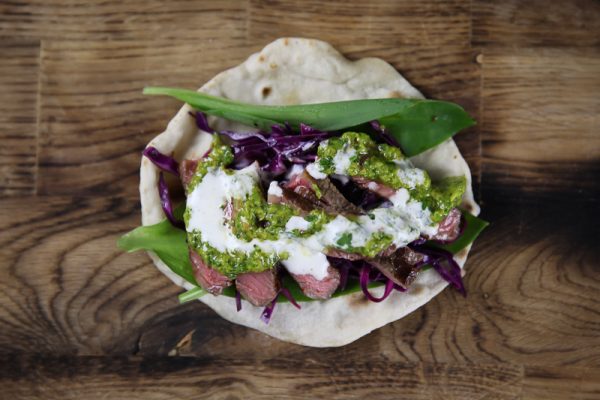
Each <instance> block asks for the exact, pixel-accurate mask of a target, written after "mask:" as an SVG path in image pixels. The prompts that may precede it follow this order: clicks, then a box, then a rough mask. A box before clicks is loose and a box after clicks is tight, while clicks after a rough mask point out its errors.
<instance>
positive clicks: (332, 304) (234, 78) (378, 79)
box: [140, 38, 479, 347]
mask: <svg viewBox="0 0 600 400" xmlns="http://www.w3.org/2000/svg"><path fill="white" fill-rule="evenodd" d="M199 91H201V92H206V93H209V94H212V95H215V96H221V97H225V98H229V99H234V100H238V101H243V102H247V103H254V104H265V105H289V104H303V103H321V102H331V101H339V100H352V99H365V98H388V97H405V98H423V95H422V94H421V93H420V92H419V91H418V90H417V89H415V88H414V87H413V86H411V85H410V83H408V82H407V81H406V79H404V78H403V77H402V76H401V75H400V74H399V73H398V72H397V71H396V70H395V69H394V68H393V67H392V66H391V65H389V64H388V63H386V62H385V61H383V60H381V59H377V58H364V59H361V60H357V61H350V60H348V59H346V58H345V57H343V56H342V55H341V54H340V53H339V52H338V51H337V50H335V49H334V48H333V47H332V46H331V45H329V44H328V43H325V42H322V41H318V40H312V39H301V38H285V39H278V40H276V41H274V42H273V43H271V44H269V45H268V46H266V47H265V48H264V49H263V50H262V51H261V52H259V53H256V54H253V55H251V56H250V57H249V58H248V59H247V60H246V61H245V62H244V63H242V64H240V65H239V66H237V67H234V68H231V69H229V70H227V71H224V72H222V73H220V74H218V75H217V76H215V77H214V78H213V79H212V80H210V81H209V82H207V83H206V84H205V85H204V86H202V87H201V88H200V89H199ZM191 110H192V109H191V108H190V107H189V106H188V105H184V106H183V107H182V108H181V110H179V112H178V113H177V115H176V116H175V117H174V118H173V119H172V120H171V122H170V123H169V125H168V126H167V129H166V130H165V131H164V132H163V133H161V134H160V135H158V136H157V137H155V138H154V139H153V140H152V141H151V142H150V143H149V145H150V146H154V147H156V148H157V149H158V150H159V151H161V152H162V153H165V154H173V155H174V157H175V158H176V159H177V160H179V161H181V160H183V159H186V158H200V157H201V156H202V155H203V154H204V153H205V152H206V150H207V149H208V148H209V146H210V143H211V140H212V138H211V136H210V135H209V134H207V133H205V132H203V131H199V130H198V128H197V127H196V124H195V122H194V119H193V118H192V117H190V115H189V114H188V112H189V111H191ZM209 122H210V123H211V126H213V127H215V128H216V129H217V130H223V129H229V130H243V131H249V130H250V129H249V128H248V127H244V126H242V125H240V124H238V123H234V122H230V121H226V120H222V119H215V118H210V119H209ZM412 161H413V162H414V163H415V165H416V166H418V167H420V168H423V169H425V170H427V171H428V172H429V174H430V175H431V177H432V178H433V179H439V178H442V177H445V176H456V175H465V176H466V178H467V191H466V193H465V194H464V197H463V207H465V208H466V209H467V210H470V211H471V213H473V214H475V215H477V214H479V207H478V206H477V204H476V203H475V202H474V200H473V192H472V189H471V173H470V171H469V167H468V165H467V163H466V162H465V160H464V159H463V157H462V156H461V154H460V152H459V150H458V148H457V147H456V145H455V143H454V141H453V140H451V139H450V140H448V141H446V142H444V143H442V144H440V145H439V146H437V147H435V148H433V149H430V150H429V151H427V152H425V153H422V154H420V155H418V156H416V157H413V158H412ZM140 175H141V181H140V196H141V203H142V222H143V224H144V225H151V224H155V223H158V222H160V221H161V220H163V219H164V218H165V217H164V214H163V212H162V208H161V202H160V198H159V195H158V190H157V185H158V177H159V171H158V170H157V169H156V167H154V165H153V164H152V163H151V162H150V161H149V160H148V159H146V158H143V159H142V163H141V170H140ZM469 248H470V246H469ZM469 248H467V249H465V250H463V251H461V252H460V254H458V255H457V256H456V260H457V262H458V263H459V264H460V265H461V268H462V267H463V266H464V263H465V261H466V258H467V254H468V251H469ZM149 254H150V257H151V258H152V260H153V261H154V263H155V265H156V266H157V267H158V269H159V270H160V271H161V272H162V273H163V274H165V275H166V276H167V277H169V279H171V280H172V281H173V282H174V283H175V284H177V285H179V286H181V287H183V288H185V289H191V288H192V287H193V286H192V285H190V284H189V283H188V282H186V281H184V280H183V279H182V278H181V277H179V276H178V275H176V274H174V273H173V272H172V271H171V270H170V269H169V268H168V267H167V266H166V265H165V264H164V263H163V262H162V261H161V260H160V259H159V258H158V257H157V256H156V255H155V254H153V253H149ZM463 274H464V272H463ZM446 285H447V283H446V281H444V280H443V279H442V278H441V277H440V276H439V275H438V274H437V273H436V272H435V271H433V270H428V271H424V272H423V273H421V274H420V275H419V277H418V279H417V280H416V282H414V284H413V285H412V286H411V287H410V289H409V290H408V291H407V292H406V293H400V292H397V291H394V292H393V293H392V294H391V295H390V296H389V297H388V298H387V299H386V300H385V301H383V302H381V303H373V302H370V301H367V300H366V299H365V297H364V295H363V294H362V293H361V292H358V293H354V294H351V295H346V296H342V297H337V298H332V299H329V300H325V301H311V302H303V303H301V305H302V310H298V309H296V308H295V307H294V306H293V305H292V304H290V303H278V304H277V307H276V309H275V312H274V314H273V317H272V319H271V321H270V323H269V324H265V323H264V322H263V321H261V320H260V318H259V316H260V314H261V312H262V308H260V307H254V306H253V305H252V304H250V303H249V302H247V301H243V306H242V310H241V311H240V312H237V311H236V307H235V301H234V299H232V298H230V297H225V296H219V297H215V296H212V295H206V296H204V297H202V298H200V301H202V302H203V303H205V304H207V305H208V306H209V307H211V308H212V309H213V310H215V311H216V312H217V313H218V314H219V315H220V316H221V317H223V318H225V319H227V320H229V321H231V322H233V323H236V324H241V325H245V326H247V327H250V328H254V329H257V330H259V331H261V332H264V333H266V334H268V335H270V336H273V337H276V338H278V339H281V340H285V341H288V342H292V343H297V344H301V345H305V346H313V347H333V346H343V345H345V344H348V343H350V342H353V341H354V340H356V339H358V338H360V337H361V336H363V335H366V334H368V333H369V332H371V331H372V330H374V329H377V328H379V327H381V326H383V325H386V324H388V323H390V322H393V321H395V320H397V319H400V318H402V317H404V316H405V315H407V314H409V313H410V312H412V311H414V310H416V309H417V308H418V307H420V306H422V305H423V304H425V303H427V302H428V301H429V300H430V299H431V298H433V297H434V296H435V295H437V294H438V293H440V292H441V291H442V290H443V289H444V288H445V287H446ZM382 293H383V287H380V288H377V289H373V294H374V295H376V296H380V295H381V294H382Z"/></svg>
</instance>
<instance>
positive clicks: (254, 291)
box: [235, 268, 279, 307]
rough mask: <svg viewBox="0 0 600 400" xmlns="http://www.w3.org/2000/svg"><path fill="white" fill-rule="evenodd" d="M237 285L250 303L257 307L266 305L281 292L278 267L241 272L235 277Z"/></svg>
mask: <svg viewBox="0 0 600 400" xmlns="http://www.w3.org/2000/svg"><path fill="white" fill-rule="evenodd" d="M235 287H236V288H237V290H238V292H240V294H241V295H242V297H244V298H245V299H246V300H248V301H249V302H250V303H252V304H254V305H255V306H257V307H264V306H266V305H267V304H269V303H270V302H272V301H273V299H275V297H277V294H278V293H279V278H278V277H277V269H276V268H273V269H270V270H267V271H263V272H247V273H245V274H240V275H238V276H237V277H236V279H235Z"/></svg>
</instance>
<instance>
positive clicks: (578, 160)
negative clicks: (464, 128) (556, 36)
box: [482, 48, 600, 200]
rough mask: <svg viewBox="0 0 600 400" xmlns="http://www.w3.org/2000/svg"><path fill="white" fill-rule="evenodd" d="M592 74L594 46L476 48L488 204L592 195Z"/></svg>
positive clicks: (599, 105)
mask: <svg viewBox="0 0 600 400" xmlns="http://www.w3.org/2000/svg"><path fill="white" fill-rule="evenodd" d="M599 70H600V51H599V50H598V49H595V48H594V49H592V48H587V49H559V48H554V49H542V48H521V49H499V48H498V49H489V50H488V49H486V50H485V51H484V62H483V81H484V87H483V126H484V127H483V131H482V140H483V157H484V161H483V163H484V164H483V175H484V179H483V184H484V190H487V191H488V195H489V196H488V199H490V198H495V197H498V196H500V197H504V198H509V199H512V198H515V197H522V196H528V197H529V198H530V199H532V200H535V199H539V198H545V197H547V196H552V197H553V198H562V199H569V200H570V199H579V200H592V199H598V198H599V192H598V186H597V177H598V175H599V173H600V158H599V156H598V155H599V154H600V136H598V129H599V128H600V124H599V120H598V112H599V111H600V75H598V71H599ZM484 198H485V196H484Z"/></svg>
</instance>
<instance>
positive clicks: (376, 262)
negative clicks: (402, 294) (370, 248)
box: [369, 247, 424, 288]
mask: <svg viewBox="0 0 600 400" xmlns="http://www.w3.org/2000/svg"><path fill="white" fill-rule="evenodd" d="M423 259H424V256H423V255H422V254H421V253H417V252H416V251H414V250H411V249H409V248H408V247H402V248H400V249H398V250H397V251H396V252H394V253H393V254H391V255H389V256H377V257H375V258H374V259H370V260H369V263H371V265H373V266H374V267H376V268H377V269H378V270H379V271H381V273H382V274H384V275H385V276H386V277H388V278H389V279H391V280H392V281H393V282H394V283H397V284H398V285H400V286H402V287H404V288H406V287H408V286H410V284H411V283H413V282H414V280H415V279H416V278H417V276H418V274H419V269H420V268H419V267H420V266H421V263H422V262H423Z"/></svg>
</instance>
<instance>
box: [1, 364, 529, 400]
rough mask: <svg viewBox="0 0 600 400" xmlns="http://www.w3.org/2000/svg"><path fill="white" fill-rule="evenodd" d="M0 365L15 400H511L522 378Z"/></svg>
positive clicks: (472, 370)
mask: <svg viewBox="0 0 600 400" xmlns="http://www.w3.org/2000/svg"><path fill="white" fill-rule="evenodd" d="M2 361H3V362H2V364H0V365H1V366H0V384H2V388H3V393H5V394H6V395H7V396H8V397H16V398H19V399H33V398H39V396H43V397H44V398H46V399H61V400H62V399H81V398H86V399H104V398H125V397H127V398H144V399H149V400H152V399H172V398H194V399H204V398H207V399H208V398H210V399H213V398H220V399H227V398H244V399H265V398H285V399H318V398H328V399H341V398H344V399H363V398H377V399H411V400H419V399H434V398H435V399H448V400H451V399H461V400H468V399H482V398H485V399H496V400H516V399H518V398H519V392H520V389H521V380H522V367H520V366H514V365H478V364H467V365H460V364H458V365H431V364H426V363H425V364H405V363H394V362H386V361H382V362H376V363H369V362H362V363H354V362H350V363H349V362H345V361H344V360H343V359H340V360H338V361H336V362H335V363H326V364H307V363H305V362H303V361H302V360H292V359H280V360H270V361H269V362H260V363H255V362H247V361H244V360H235V359H230V360H215V359H212V360H211V359H204V360H202V359H194V358H147V359H140V358H130V359H126V358H113V359H102V358H91V357H77V358H60V359H50V358H40V357H34V358H23V357H10V358H4V359H3V360H2Z"/></svg>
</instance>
